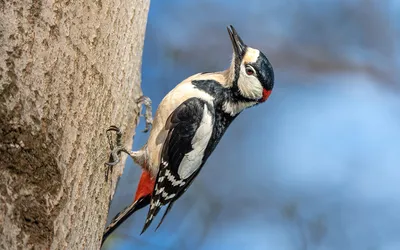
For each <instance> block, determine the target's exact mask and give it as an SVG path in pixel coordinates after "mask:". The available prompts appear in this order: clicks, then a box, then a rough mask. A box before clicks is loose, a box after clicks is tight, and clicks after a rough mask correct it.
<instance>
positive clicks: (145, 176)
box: [134, 170, 155, 202]
mask: <svg viewBox="0 0 400 250" xmlns="http://www.w3.org/2000/svg"><path fill="white" fill-rule="evenodd" d="M154 184H155V179H153V178H151V175H150V173H149V172H147V171H145V170H143V172H142V175H141V176H140V181H139V185H138V187H137V190H136V195H135V200H134V202H135V201H137V200H138V199H140V198H142V197H144V196H146V195H151V194H152V193H153V189H154Z"/></svg>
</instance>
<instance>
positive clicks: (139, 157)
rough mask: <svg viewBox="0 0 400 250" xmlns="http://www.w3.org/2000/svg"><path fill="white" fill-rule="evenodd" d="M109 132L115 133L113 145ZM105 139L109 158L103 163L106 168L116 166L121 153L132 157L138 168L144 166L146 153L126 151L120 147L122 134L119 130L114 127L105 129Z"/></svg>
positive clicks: (142, 151) (142, 150) (143, 151)
mask: <svg viewBox="0 0 400 250" xmlns="http://www.w3.org/2000/svg"><path fill="white" fill-rule="evenodd" d="M111 131H115V132H116V135H117V137H116V140H115V141H116V143H115V145H114V144H113V142H112V136H111V134H110V132H111ZM106 132H107V138H108V143H109V145H110V150H111V153H110V157H109V159H108V162H106V163H105V165H106V166H108V167H113V166H115V165H117V164H118V162H119V161H120V155H121V152H124V153H126V154H128V155H129V156H130V157H132V159H133V161H134V162H135V163H136V164H138V165H140V166H144V163H145V161H146V151H145V149H141V150H138V151H130V152H129V151H128V150H127V149H126V148H124V147H123V146H122V140H121V139H122V132H121V130H120V129H119V128H118V127H116V126H110V128H108V129H107V131H106Z"/></svg>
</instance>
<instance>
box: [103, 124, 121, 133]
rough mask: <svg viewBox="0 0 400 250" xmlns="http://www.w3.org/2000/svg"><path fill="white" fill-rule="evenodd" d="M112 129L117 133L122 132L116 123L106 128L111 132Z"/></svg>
mask: <svg viewBox="0 0 400 250" xmlns="http://www.w3.org/2000/svg"><path fill="white" fill-rule="evenodd" d="M110 131H115V132H116V133H117V135H119V134H122V132H121V129H120V128H118V127H117V126H114V125H112V126H110V127H109V128H108V129H107V130H106V132H110Z"/></svg>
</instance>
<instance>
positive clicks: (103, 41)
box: [0, 0, 149, 249]
mask: <svg viewBox="0 0 400 250" xmlns="http://www.w3.org/2000/svg"><path fill="white" fill-rule="evenodd" d="M148 8H149V0H130V1H122V0H116V1H110V0H97V1H95V0H90V1H88V0H75V1H43V0H31V1H28V0H23V1H11V0H10V1H4V0H0V48H1V49H0V249H97V248H99V246H100V241H101V236H102V233H103V230H104V226H105V222H106V218H107V212H108V207H109V203H110V199H111V197H112V195H113V192H114V189H115V185H116V183H117V179H118V177H119V176H120V175H121V174H122V170H123V163H124V161H125V159H126V157H125V158H123V159H122V162H121V164H119V165H118V166H116V167H114V170H113V172H112V174H111V175H110V176H109V177H108V178H107V179H106V172H107V168H105V166H104V162H106V161H107V160H108V153H109V146H108V143H107V139H106V135H105V130H106V129H107V128H108V126H110V125H117V126H120V127H121V128H122V129H123V131H124V132H125V133H124V137H123V142H124V144H125V146H126V147H127V148H130V147H131V145H132V138H133V135H134V129H135V127H136V125H137V122H138V118H139V117H138V114H139V111H140V107H139V105H138V104H137V103H136V102H135V100H136V99H137V98H138V97H139V96H141V95H142V93H141V89H140V68H141V57H142V48H143V41H144V33H145V26H146V21H147V13H148Z"/></svg>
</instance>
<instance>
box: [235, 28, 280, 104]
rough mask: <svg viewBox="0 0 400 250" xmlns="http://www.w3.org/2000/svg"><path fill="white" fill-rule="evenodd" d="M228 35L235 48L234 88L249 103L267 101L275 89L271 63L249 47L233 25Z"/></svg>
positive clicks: (259, 52)
mask: <svg viewBox="0 0 400 250" xmlns="http://www.w3.org/2000/svg"><path fill="white" fill-rule="evenodd" d="M228 33H229V37H230V38H231V41H232V46H233V60H232V65H231V69H230V72H231V78H232V82H233V88H235V89H236V91H237V92H238V94H239V95H240V96H241V97H243V98H244V99H246V100H248V101H254V102H257V103H260V102H264V101H266V100H267V99H268V97H269V95H270V94H271V92H272V88H273V87H274V70H273V69H272V65H271V63H270V62H269V61H268V59H267V57H266V56H265V55H264V54H263V53H262V52H261V51H259V50H258V49H254V48H251V47H248V46H247V45H246V44H245V43H244V42H243V40H242V39H241V38H240V36H239V35H238V33H237V32H236V30H235V28H233V26H232V25H230V26H229V27H228Z"/></svg>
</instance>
